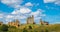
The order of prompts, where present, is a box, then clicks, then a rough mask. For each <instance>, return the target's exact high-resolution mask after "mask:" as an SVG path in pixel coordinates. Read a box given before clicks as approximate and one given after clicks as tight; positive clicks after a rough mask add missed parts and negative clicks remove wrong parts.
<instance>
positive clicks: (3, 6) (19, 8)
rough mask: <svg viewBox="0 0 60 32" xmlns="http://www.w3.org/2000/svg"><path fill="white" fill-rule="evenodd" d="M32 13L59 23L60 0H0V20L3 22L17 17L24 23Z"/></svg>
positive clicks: (37, 17) (37, 20)
mask: <svg viewBox="0 0 60 32" xmlns="http://www.w3.org/2000/svg"><path fill="white" fill-rule="evenodd" d="M32 15H34V20H35V22H36V23H39V21H40V19H42V20H44V21H47V22H49V23H51V24H52V23H60V0H0V21H3V22H4V23H7V22H10V21H13V20H14V19H18V20H19V21H20V22H21V23H26V19H27V17H30V16H32Z"/></svg>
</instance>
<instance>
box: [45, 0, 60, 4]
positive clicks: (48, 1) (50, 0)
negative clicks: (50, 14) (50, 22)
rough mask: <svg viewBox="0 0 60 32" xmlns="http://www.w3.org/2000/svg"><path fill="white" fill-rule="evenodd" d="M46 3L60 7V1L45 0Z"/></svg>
mask: <svg viewBox="0 0 60 32" xmlns="http://www.w3.org/2000/svg"><path fill="white" fill-rule="evenodd" d="M44 3H54V4H57V5H60V0H44Z"/></svg>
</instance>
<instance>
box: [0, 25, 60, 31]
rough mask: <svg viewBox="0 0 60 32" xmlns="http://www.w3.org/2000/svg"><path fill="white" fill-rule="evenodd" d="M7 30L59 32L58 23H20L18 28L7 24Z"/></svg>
mask: <svg viewBox="0 0 60 32" xmlns="http://www.w3.org/2000/svg"><path fill="white" fill-rule="evenodd" d="M0 28H1V26H0ZM4 29H5V28H4ZM7 32H60V24H54V25H39V24H23V25H20V27H19V28H16V27H14V26H9V28H8V31H7Z"/></svg>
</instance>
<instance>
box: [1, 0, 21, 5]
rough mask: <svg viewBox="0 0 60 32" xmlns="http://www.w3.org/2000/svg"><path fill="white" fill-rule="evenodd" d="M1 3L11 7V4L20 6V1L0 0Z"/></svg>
mask: <svg viewBox="0 0 60 32" xmlns="http://www.w3.org/2000/svg"><path fill="white" fill-rule="evenodd" d="M1 2H2V3H4V4H7V5H11V4H20V3H21V2H22V0H1Z"/></svg>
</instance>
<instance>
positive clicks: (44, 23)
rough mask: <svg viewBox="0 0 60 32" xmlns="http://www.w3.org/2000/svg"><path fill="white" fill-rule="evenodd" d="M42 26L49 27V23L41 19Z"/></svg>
mask: <svg viewBox="0 0 60 32" xmlns="http://www.w3.org/2000/svg"><path fill="white" fill-rule="evenodd" d="M40 24H41V25H49V23H48V22H45V21H42V19H40Z"/></svg>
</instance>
